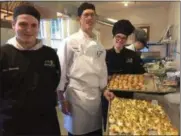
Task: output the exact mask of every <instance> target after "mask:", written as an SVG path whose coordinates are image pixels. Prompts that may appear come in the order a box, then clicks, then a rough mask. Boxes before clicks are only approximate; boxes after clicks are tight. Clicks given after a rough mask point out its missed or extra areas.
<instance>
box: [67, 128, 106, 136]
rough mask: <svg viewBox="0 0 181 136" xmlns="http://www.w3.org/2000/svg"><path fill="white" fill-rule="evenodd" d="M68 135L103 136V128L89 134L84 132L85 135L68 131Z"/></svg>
mask: <svg viewBox="0 0 181 136" xmlns="http://www.w3.org/2000/svg"><path fill="white" fill-rule="evenodd" d="M68 136H102V129H99V130H96V131H93V132H90V133H87V134H83V135H73V134H71V133H68Z"/></svg>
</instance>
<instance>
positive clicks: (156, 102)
mask: <svg viewBox="0 0 181 136" xmlns="http://www.w3.org/2000/svg"><path fill="white" fill-rule="evenodd" d="M118 99H122V98H118ZM123 99H124V98H123ZM136 100H144V99H136ZM145 101H150V100H145ZM150 102H152V103H153V104H156V105H160V106H161V107H162V108H163V110H164V112H165V113H166V111H165V109H164V107H163V106H162V105H161V104H160V103H159V102H158V101H157V100H152V101H150ZM110 109H111V102H110V103H109V106H108V114H107V124H106V135H108V136H109V135H110V133H109V127H110V123H109V116H110V115H109V113H110ZM166 114H167V113H166ZM167 118H168V120H169V121H171V119H170V117H169V116H168V114H167ZM171 123H172V126H173V127H174V128H176V127H175V126H174V125H173V122H172V121H171ZM177 129H178V128H177ZM177 131H178V133H180V132H179V130H177ZM149 133H150V134H149V135H156V132H154V131H153V132H152V131H150V132H149Z"/></svg>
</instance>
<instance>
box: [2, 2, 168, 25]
mask: <svg viewBox="0 0 181 136" xmlns="http://www.w3.org/2000/svg"><path fill="white" fill-rule="evenodd" d="M23 3H25V2H22V1H19V2H18V1H17V2H15V1H10V2H2V4H1V8H3V9H6V10H8V11H13V9H14V7H16V6H18V5H20V4H23ZM29 3H30V4H33V5H34V6H36V7H38V8H39V9H40V10H41V11H42V12H41V14H42V15H43V17H45V16H46V15H47V16H48V15H49V16H48V18H51V16H52V18H54V17H55V16H56V12H61V13H65V14H68V15H71V16H76V15H77V8H78V7H79V5H80V4H81V3H83V1H81V2H80V1H79V2H77V1H75V2H66V1H31V2H30V1H29ZM91 3H93V4H94V5H95V6H96V12H97V14H98V16H99V20H102V21H103V22H107V23H111V22H110V21H108V20H107V19H106V18H108V17H109V16H108V15H107V13H109V15H111V14H114V13H116V12H118V11H119V12H120V11H122V12H127V11H128V10H130V9H131V10H134V9H136V8H143V9H148V8H154V7H164V8H168V7H169V4H170V3H171V2H158V1H152V2H145V1H144V2H138V1H136V2H128V6H127V7H125V6H124V2H118V1H117V2H91ZM50 11H53V12H52V14H49V13H50ZM9 14H10V12H9ZM11 14H12V12H11ZM53 14H55V15H53Z"/></svg>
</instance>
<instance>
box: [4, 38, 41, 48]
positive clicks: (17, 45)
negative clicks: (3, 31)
mask: <svg viewBox="0 0 181 136" xmlns="http://www.w3.org/2000/svg"><path fill="white" fill-rule="evenodd" d="M7 44H11V45H12V46H14V47H15V48H16V49H18V50H27V49H25V48H23V47H22V46H21V45H20V44H19V43H18V41H17V40H16V37H13V38H11V39H9V40H8V41H7ZM41 47H43V44H42V41H41V40H38V43H37V44H36V45H35V46H34V47H32V48H31V49H28V50H38V49H40V48H41Z"/></svg>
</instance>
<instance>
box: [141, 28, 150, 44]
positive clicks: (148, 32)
mask: <svg viewBox="0 0 181 136" xmlns="http://www.w3.org/2000/svg"><path fill="white" fill-rule="evenodd" d="M139 28H141V29H143V30H144V31H145V32H146V33H147V40H148V41H149V39H150V26H140V27H139Z"/></svg>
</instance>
